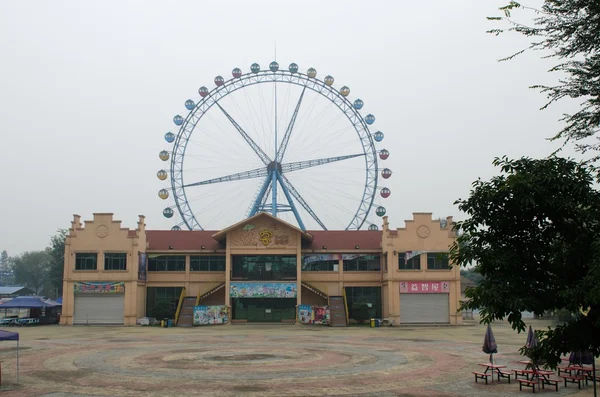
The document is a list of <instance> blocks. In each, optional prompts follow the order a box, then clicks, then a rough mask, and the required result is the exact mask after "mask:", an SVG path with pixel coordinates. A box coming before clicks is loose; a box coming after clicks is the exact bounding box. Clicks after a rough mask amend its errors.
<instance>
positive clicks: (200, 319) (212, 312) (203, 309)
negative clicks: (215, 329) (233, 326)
mask: <svg viewBox="0 0 600 397" xmlns="http://www.w3.org/2000/svg"><path fill="white" fill-rule="evenodd" d="M228 321H229V312H228V310H227V306H194V325H214V324H226V323H227V322H228Z"/></svg>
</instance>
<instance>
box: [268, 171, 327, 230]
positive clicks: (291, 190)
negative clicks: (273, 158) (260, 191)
mask: <svg viewBox="0 0 600 397" xmlns="http://www.w3.org/2000/svg"><path fill="white" fill-rule="evenodd" d="M280 178H281V179H280V181H279V182H280V183H281V187H282V188H283V189H284V191H285V189H287V190H288V191H289V193H290V195H291V196H292V197H293V198H294V199H295V200H296V201H297V202H298V203H300V205H301V206H302V207H303V208H304V209H305V210H306V212H308V213H309V215H310V216H311V217H312V218H313V219H314V220H315V222H317V223H318V224H319V226H321V227H322V228H323V230H327V228H326V227H325V224H323V222H321V220H320V219H319V217H318V216H317V214H316V213H315V212H314V211H313V210H312V208H310V205H308V203H307V202H306V200H304V198H303V197H302V196H301V195H300V192H298V191H297V190H296V188H295V187H294V185H292V183H291V182H290V180H289V179H288V178H287V177H286V176H285V175H283V174H280Z"/></svg>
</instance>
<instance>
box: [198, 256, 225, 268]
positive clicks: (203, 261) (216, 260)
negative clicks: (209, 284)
mask: <svg viewBox="0 0 600 397" xmlns="http://www.w3.org/2000/svg"><path fill="white" fill-rule="evenodd" d="M190 271H192V272H224V271H225V256H224V255H211V256H208V255H203V256H190Z"/></svg>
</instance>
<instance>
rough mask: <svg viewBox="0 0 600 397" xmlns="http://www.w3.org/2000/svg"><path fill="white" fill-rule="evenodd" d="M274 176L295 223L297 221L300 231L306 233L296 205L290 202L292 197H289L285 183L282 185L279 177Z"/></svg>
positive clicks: (292, 201)
mask: <svg viewBox="0 0 600 397" xmlns="http://www.w3.org/2000/svg"><path fill="white" fill-rule="evenodd" d="M276 176H277V180H278V181H279V184H280V185H281V190H283V194H285V198H286V199H287V201H288V204H289V205H290V207H291V208H292V212H293V213H294V216H295V217H296V221H298V226H300V229H302V230H303V231H306V227H305V226H304V222H302V218H300V214H299V213H298V209H297V208H296V204H294V200H292V196H291V194H290V192H289V190H288V188H287V186H286V185H285V183H283V180H282V178H281V175H279V174H277V175H276Z"/></svg>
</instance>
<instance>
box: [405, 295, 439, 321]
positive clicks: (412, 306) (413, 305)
mask: <svg viewBox="0 0 600 397" xmlns="http://www.w3.org/2000/svg"><path fill="white" fill-rule="evenodd" d="M449 322H450V305H449V295H448V294H400V323H401V324H410V323H435V324H448V323H449Z"/></svg>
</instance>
